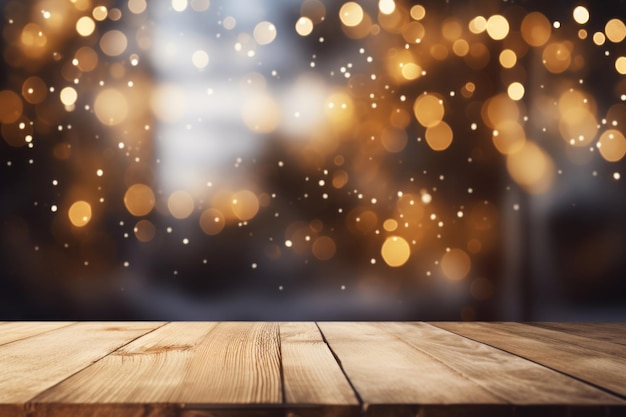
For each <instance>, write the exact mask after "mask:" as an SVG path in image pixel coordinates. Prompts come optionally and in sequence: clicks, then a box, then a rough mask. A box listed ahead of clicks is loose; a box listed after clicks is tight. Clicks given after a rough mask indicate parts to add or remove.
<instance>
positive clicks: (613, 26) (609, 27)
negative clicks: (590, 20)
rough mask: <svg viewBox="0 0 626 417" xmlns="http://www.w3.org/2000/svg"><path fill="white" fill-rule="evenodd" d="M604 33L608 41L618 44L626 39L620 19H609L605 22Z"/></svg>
mask: <svg viewBox="0 0 626 417" xmlns="http://www.w3.org/2000/svg"><path fill="white" fill-rule="evenodd" d="M604 33H605V34H606V37H607V39H608V40H609V41H611V42H613V43H620V42H621V41H623V40H624V38H626V25H624V22H622V21H621V20H620V19H617V18H615V19H611V20H609V21H608V22H606V25H605V26H604Z"/></svg>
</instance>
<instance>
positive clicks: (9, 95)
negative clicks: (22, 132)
mask: <svg viewBox="0 0 626 417" xmlns="http://www.w3.org/2000/svg"><path fill="white" fill-rule="evenodd" d="M23 110H24V104H23V103H22V99H20V96H18V95H17V94H16V93H15V92H13V91H11V90H0V123H13V122H16V121H17V120H18V119H19V118H20V116H21V115H22V111H23Z"/></svg>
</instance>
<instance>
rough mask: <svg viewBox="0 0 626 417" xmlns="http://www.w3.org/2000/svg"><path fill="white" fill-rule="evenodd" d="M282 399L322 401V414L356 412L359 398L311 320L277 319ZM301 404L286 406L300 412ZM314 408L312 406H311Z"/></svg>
mask: <svg viewBox="0 0 626 417" xmlns="http://www.w3.org/2000/svg"><path fill="white" fill-rule="evenodd" d="M280 343H281V356H282V365H283V384H284V385H283V389H284V392H285V403H286V404H287V405H288V406H289V405H292V406H293V405H296V404H300V405H305V406H307V407H308V406H310V405H317V406H319V405H326V408H325V410H319V409H317V411H319V412H320V414H323V415H336V416H344V415H345V416H358V415H359V414H360V405H359V401H358V399H357V398H356V395H355V393H354V391H353V390H352V388H351V387H350V383H349V382H348V380H347V379H346V377H345V375H344V374H343V372H342V370H341V368H340V367H339V364H337V361H336V360H335V358H334V357H333V354H332V352H331V351H330V349H329V348H328V345H327V344H326V343H325V342H324V340H323V338H322V335H321V333H320V331H319V329H318V327H317V325H316V324H315V323H312V322H299V323H280ZM304 408H305V407H301V408H299V409H298V408H294V407H291V408H290V410H291V412H292V413H294V415H304V413H306V412H307V411H308V412H309V413H312V411H311V410H305V409H304ZM314 409H315V408H314Z"/></svg>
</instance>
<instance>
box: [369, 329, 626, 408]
mask: <svg viewBox="0 0 626 417" xmlns="http://www.w3.org/2000/svg"><path fill="white" fill-rule="evenodd" d="M377 326H378V327H380V328H382V329H383V330H385V331H386V332H388V333H390V334H392V335H393V336H394V337H396V338H398V339H401V340H403V341H405V342H407V343H409V344H410V345H411V346H413V347H415V348H416V349H418V350H420V351H422V352H424V353H426V354H427V355H429V356H432V357H433V358H434V359H436V360H439V361H441V362H443V363H445V364H446V365H447V366H449V367H450V368H452V369H454V370H455V371H456V372H458V373H459V374H461V375H464V376H465V377H466V378H468V379H471V380H472V381H475V382H476V383H477V384H479V385H480V386H482V387H484V388H485V389H486V390H487V391H489V392H491V393H492V394H493V395H494V396H496V397H498V398H502V399H504V400H506V401H507V402H508V403H510V404H513V405H517V406H519V405H524V406H528V405H562V406H567V405H571V404H577V405H595V406H597V407H596V408H597V409H603V406H606V405H622V406H626V401H623V400H621V399H619V398H617V397H615V396H613V395H610V394H607V393H606V392H604V391H601V390H599V389H597V388H594V387H591V386H589V385H587V384H584V383H582V382H580V381H577V380H575V379H572V378H570V377H567V376H565V375H563V374H561V373H559V372H556V371H553V370H550V369H547V368H545V367H543V366H541V365H538V364H536V363H534V362H531V361H528V360H526V359H522V358H520V357H518V356H515V355H511V354H509V353H506V352H503V351H501V350H499V349H495V348H493V347H490V346H487V345H484V344H482V343H479V342H476V341H473V340H470V339H467V338H465V337H462V336H459V335H456V334H454V333H450V332H448V331H446V330H443V329H440V328H437V327H434V326H431V325H429V324H426V323H381V324H378V325H377ZM563 408H564V407H561V409H563ZM590 409H591V407H588V410H590Z"/></svg>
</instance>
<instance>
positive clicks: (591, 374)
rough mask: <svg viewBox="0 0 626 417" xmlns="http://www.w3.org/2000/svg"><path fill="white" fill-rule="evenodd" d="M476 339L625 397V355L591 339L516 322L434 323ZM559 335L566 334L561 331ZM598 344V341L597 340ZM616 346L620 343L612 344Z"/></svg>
mask: <svg viewBox="0 0 626 417" xmlns="http://www.w3.org/2000/svg"><path fill="white" fill-rule="evenodd" d="M433 324H434V325H436V326H437V327H440V328H443V329H446V330H449V331H451V332H454V333H457V334H459V335H462V336H465V337H469V338H471V339H474V340H476V341H479V342H482V343H487V344H489V345H491V346H494V347H497V348H499V349H502V350H506V351H507V352H510V353H513V354H515V355H518V356H521V357H524V358H527V359H530V360H532V361H534V362H537V363H540V364H542V365H544V366H547V367H549V368H552V369H555V370H557V371H560V372H563V373H565V374H567V375H571V376H574V377H576V378H578V379H580V380H583V381H586V382H589V383H591V384H594V385H596V386H598V387H601V388H604V389H606V390H608V391H611V392H613V393H615V394H618V395H620V396H621V398H624V397H625V396H626V379H625V377H624V371H623V370H624V369H626V355H622V356H619V355H615V354H613V353H606V352H603V351H602V349H600V350H598V349H595V348H594V347H593V343H592V341H591V340H590V339H587V338H583V337H579V336H573V335H566V336H571V337H566V338H565V337H564V338H559V337H552V336H554V334H553V333H558V332H552V333H551V334H550V335H546V334H545V332H546V331H548V330H545V329H540V328H536V327H533V326H527V325H522V324H518V323H451V322H442V323H433ZM561 335H565V334H564V333H561ZM598 343H601V342H598ZM615 346H619V345H615Z"/></svg>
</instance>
